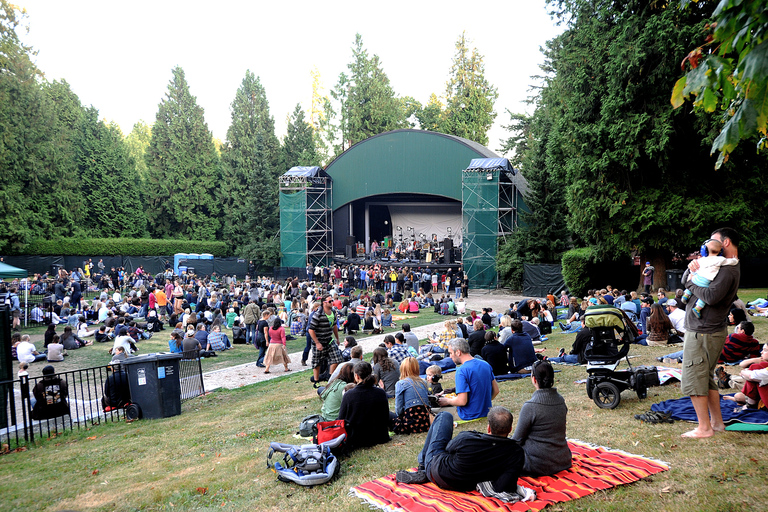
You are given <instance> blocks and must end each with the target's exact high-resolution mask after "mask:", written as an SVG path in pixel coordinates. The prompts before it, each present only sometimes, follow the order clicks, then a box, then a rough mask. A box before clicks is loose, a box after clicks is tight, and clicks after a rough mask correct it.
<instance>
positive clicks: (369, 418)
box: [338, 361, 453, 449]
mask: <svg viewBox="0 0 768 512" xmlns="http://www.w3.org/2000/svg"><path fill="white" fill-rule="evenodd" d="M354 372H355V383H356V384H357V385H356V386H355V387H354V388H352V389H350V390H349V391H347V392H346V393H345V394H344V398H342V400H341V408H340V409H339V418H338V419H340V420H346V421H347V427H346V428H347V442H348V443H349V446H350V448H351V449H354V448H361V447H366V446H374V445H377V444H383V443H387V442H389V424H390V420H391V418H390V413H389V401H388V400H387V394H386V393H385V392H384V390H383V389H381V388H379V387H376V386H375V382H376V377H374V375H373V369H372V368H371V365H370V363H367V362H365V361H362V362H359V363H357V364H355V367H354ZM451 421H453V420H451Z"/></svg>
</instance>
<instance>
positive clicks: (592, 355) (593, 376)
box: [584, 306, 659, 409]
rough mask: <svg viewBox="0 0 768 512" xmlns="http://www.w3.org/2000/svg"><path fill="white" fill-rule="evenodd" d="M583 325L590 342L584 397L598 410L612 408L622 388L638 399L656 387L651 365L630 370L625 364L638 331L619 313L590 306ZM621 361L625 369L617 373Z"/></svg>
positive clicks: (611, 307)
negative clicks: (589, 335) (588, 332)
mask: <svg viewBox="0 0 768 512" xmlns="http://www.w3.org/2000/svg"><path fill="white" fill-rule="evenodd" d="M584 323H585V326H586V327H589V329H590V330H591V331H592V340H591V341H590V342H589V343H588V344H587V348H586V350H585V351H584V353H585V357H586V359H587V373H588V374H589V376H588V377H587V396H589V398H591V399H592V400H594V402H595V404H597V406H598V407H600V408H602V409H614V408H615V407H617V406H618V405H619V402H620V401H621V392H622V391H624V390H625V389H632V390H634V391H635V392H636V393H637V396H638V398H645V397H646V396H647V388H648V387H649V386H658V385H659V376H658V372H657V370H656V367H655V366H652V367H646V366H637V367H632V364H631V363H630V362H629V358H628V357H627V354H628V353H629V347H630V345H631V344H632V342H633V341H634V339H635V336H637V334H638V331H637V328H636V327H635V324H634V323H633V322H632V321H631V320H630V319H629V317H628V316H627V315H626V313H625V312H624V311H623V310H621V309H618V308H616V307H613V306H591V307H589V308H587V311H586V312H585V314H584ZM622 359H626V361H627V364H628V365H629V368H628V369H627V370H621V371H617V370H616V368H617V367H618V366H619V363H620V362H621V360H622Z"/></svg>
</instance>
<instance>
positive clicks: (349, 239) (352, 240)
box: [347, 236, 356, 247]
mask: <svg viewBox="0 0 768 512" xmlns="http://www.w3.org/2000/svg"><path fill="white" fill-rule="evenodd" d="M355 242H356V240H355V237H353V236H348V237H347V245H351V246H352V247H354V246H355Z"/></svg>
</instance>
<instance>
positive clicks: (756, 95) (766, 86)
mask: <svg viewBox="0 0 768 512" xmlns="http://www.w3.org/2000/svg"><path fill="white" fill-rule="evenodd" d="M747 99H748V101H749V102H750V103H752V104H753V105H754V108H755V112H756V113H757V117H756V119H755V121H756V123H757V126H756V127H755V129H756V130H757V131H758V132H760V133H763V134H764V133H765V132H766V129H768V82H765V81H764V82H763V83H761V84H757V83H752V84H751V85H750V87H749V91H748V94H747Z"/></svg>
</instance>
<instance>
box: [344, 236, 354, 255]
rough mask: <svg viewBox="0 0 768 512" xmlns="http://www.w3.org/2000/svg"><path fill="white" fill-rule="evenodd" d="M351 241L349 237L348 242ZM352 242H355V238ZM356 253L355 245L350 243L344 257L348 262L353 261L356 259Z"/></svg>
mask: <svg viewBox="0 0 768 512" xmlns="http://www.w3.org/2000/svg"><path fill="white" fill-rule="evenodd" d="M349 239H350V237H347V241H349ZM352 240H353V241H354V238H353V239H352ZM354 251H355V245H354V243H352V244H349V243H348V244H347V247H346V249H345V250H344V256H345V257H346V258H347V259H348V260H351V259H352V258H354V257H355V255H354Z"/></svg>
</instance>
